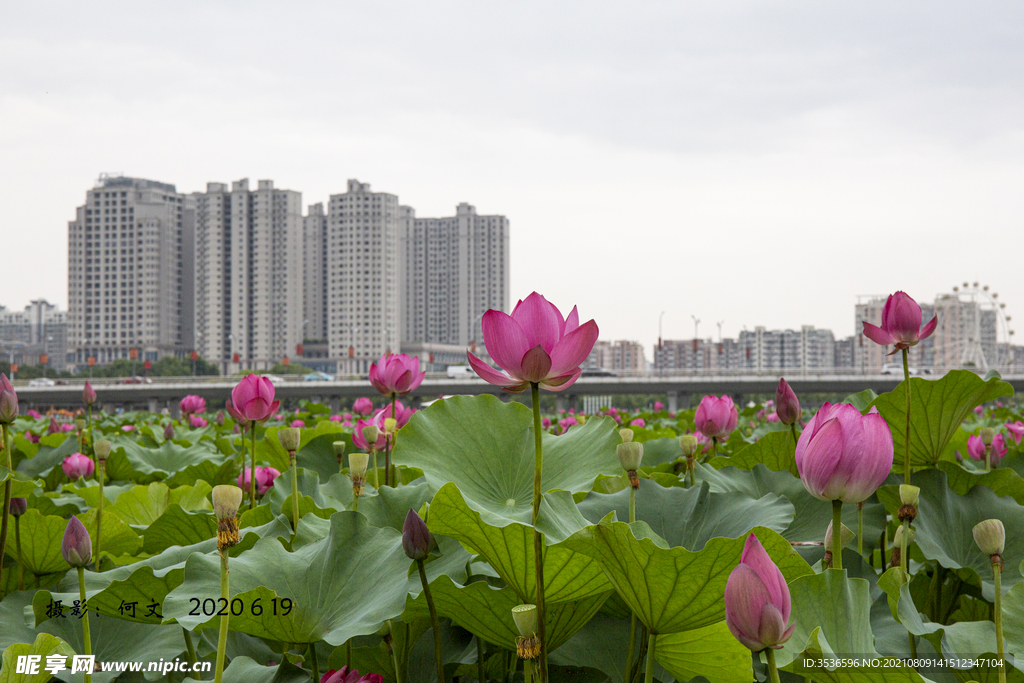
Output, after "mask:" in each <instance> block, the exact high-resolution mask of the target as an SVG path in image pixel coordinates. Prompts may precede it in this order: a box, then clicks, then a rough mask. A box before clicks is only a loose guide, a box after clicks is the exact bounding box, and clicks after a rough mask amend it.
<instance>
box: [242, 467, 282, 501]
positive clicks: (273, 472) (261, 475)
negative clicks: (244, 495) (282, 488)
mask: <svg viewBox="0 0 1024 683" xmlns="http://www.w3.org/2000/svg"><path fill="white" fill-rule="evenodd" d="M250 471H251V470H250V469H249V468H248V467H246V468H245V471H244V472H242V474H239V475H238V486H239V488H241V489H242V490H243V491H248V490H249V472H250ZM280 476H281V472H279V471H278V470H277V469H276V468H274V467H257V468H256V493H258V494H259V495H261V496H262V495H263V494H265V493H266V492H267V491H269V490H270V489H271V488H273V486H274V480H275V479H277V478H278V477H280Z"/></svg>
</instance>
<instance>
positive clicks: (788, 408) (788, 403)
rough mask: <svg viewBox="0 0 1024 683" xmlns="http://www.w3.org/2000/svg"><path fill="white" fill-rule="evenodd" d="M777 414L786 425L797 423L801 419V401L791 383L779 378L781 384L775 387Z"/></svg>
mask: <svg viewBox="0 0 1024 683" xmlns="http://www.w3.org/2000/svg"><path fill="white" fill-rule="evenodd" d="M775 415H776V416H777V417H778V419H779V422H781V423H782V424H784V425H791V424H795V423H796V421H797V420H799V419H800V401H799V399H797V397H796V392H795V391H793V388H792V387H791V386H789V383H788V382H787V381H786V380H785V379H783V378H781V377H780V378H779V386H777V387H775Z"/></svg>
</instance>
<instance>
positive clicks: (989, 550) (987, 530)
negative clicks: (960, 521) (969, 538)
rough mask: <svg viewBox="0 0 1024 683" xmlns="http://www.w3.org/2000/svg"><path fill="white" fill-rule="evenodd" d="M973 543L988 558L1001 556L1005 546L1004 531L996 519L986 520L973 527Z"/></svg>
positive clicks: (1001, 524)
mask: <svg viewBox="0 0 1024 683" xmlns="http://www.w3.org/2000/svg"><path fill="white" fill-rule="evenodd" d="M974 542H975V543H977V544H978V547H979V548H981V552H983V553H985V554H986V555H988V556H990V557H991V556H992V555H1002V554H1003V549H1004V547H1005V545H1006V529H1004V528H1003V523H1002V522H1001V521H999V520H998V519H986V520H985V521H984V522H978V523H977V524H976V525H975V526H974Z"/></svg>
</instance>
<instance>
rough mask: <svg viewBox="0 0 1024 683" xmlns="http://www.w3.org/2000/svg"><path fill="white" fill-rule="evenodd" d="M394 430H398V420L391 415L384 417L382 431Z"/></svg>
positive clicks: (390, 432) (392, 431)
mask: <svg viewBox="0 0 1024 683" xmlns="http://www.w3.org/2000/svg"><path fill="white" fill-rule="evenodd" d="M396 431H398V420H396V419H395V418H393V417H386V418H384V432H385V433H386V434H394V433H395V432H396Z"/></svg>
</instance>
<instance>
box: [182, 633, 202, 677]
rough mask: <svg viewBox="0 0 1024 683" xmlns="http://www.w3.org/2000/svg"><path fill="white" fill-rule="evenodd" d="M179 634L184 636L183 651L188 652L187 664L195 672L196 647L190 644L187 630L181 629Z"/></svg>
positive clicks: (190, 635) (190, 636) (190, 638)
mask: <svg viewBox="0 0 1024 683" xmlns="http://www.w3.org/2000/svg"><path fill="white" fill-rule="evenodd" d="M181 633H182V635H184V636H185V649H186V650H187V651H188V663H189V664H190V665H191V668H192V669H193V670H195V668H196V662H197V661H198V658H197V657H196V646H195V645H193V644H192V634H191V633H189V630H188V629H187V628H185V627H184V626H182V627H181Z"/></svg>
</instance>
